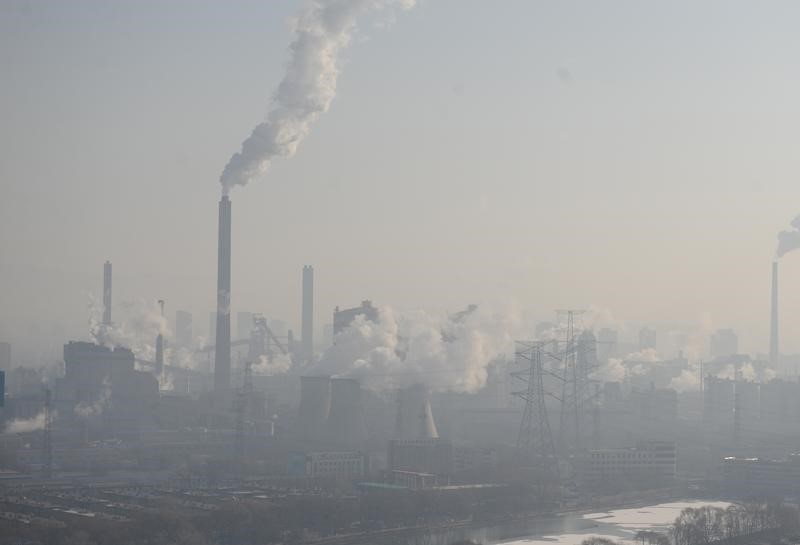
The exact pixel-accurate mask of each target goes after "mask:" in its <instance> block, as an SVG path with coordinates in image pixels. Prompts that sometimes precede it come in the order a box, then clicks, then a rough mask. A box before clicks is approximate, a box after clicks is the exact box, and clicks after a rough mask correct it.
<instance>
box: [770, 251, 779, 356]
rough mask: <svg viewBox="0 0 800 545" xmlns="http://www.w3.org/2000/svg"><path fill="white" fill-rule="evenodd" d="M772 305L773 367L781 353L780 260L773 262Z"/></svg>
mask: <svg viewBox="0 0 800 545" xmlns="http://www.w3.org/2000/svg"><path fill="white" fill-rule="evenodd" d="M771 304H772V307H771V313H770V323H769V362H770V363H771V364H772V366H773V367H777V365H778V357H779V355H780V351H779V345H778V262H777V260H776V261H773V262H772V303H771Z"/></svg>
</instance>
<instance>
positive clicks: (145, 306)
mask: <svg viewBox="0 0 800 545" xmlns="http://www.w3.org/2000/svg"><path fill="white" fill-rule="evenodd" d="M121 307H122V310H121V313H120V314H121V315H122V320H121V321H119V322H114V323H112V324H104V323H102V316H103V307H102V304H101V303H100V302H99V300H98V299H97V298H96V297H92V296H90V298H89V332H90V333H91V335H92V337H93V338H94V340H95V342H96V343H97V344H101V345H103V346H107V347H108V348H114V347H115V346H123V347H125V348H129V349H131V350H132V351H133V353H134V354H135V355H136V357H137V358H139V359H142V360H147V361H153V360H154V359H155V354H156V347H155V342H156V337H157V336H158V335H159V334H161V335H163V336H164V337H165V338H167V337H169V336H170V332H169V328H168V326H167V319H166V318H165V317H164V316H162V315H161V310H160V308H159V306H158V304H156V303H155V302H154V301H151V302H147V301H145V300H143V299H136V300H133V301H125V302H123V303H122V304H121Z"/></svg>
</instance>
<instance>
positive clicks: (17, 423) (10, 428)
mask: <svg viewBox="0 0 800 545" xmlns="http://www.w3.org/2000/svg"><path fill="white" fill-rule="evenodd" d="M43 429H44V411H42V412H40V413H39V414H37V415H36V416H34V417H33V418H15V419H14V420H11V421H10V422H8V423H7V424H6V429H5V433H28V432H32V431H36V430H43Z"/></svg>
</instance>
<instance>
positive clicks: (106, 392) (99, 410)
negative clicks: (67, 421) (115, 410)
mask: <svg viewBox="0 0 800 545" xmlns="http://www.w3.org/2000/svg"><path fill="white" fill-rule="evenodd" d="M110 401H111V384H110V383H109V382H108V379H107V378H106V379H105V380H103V391H102V392H101V393H100V396H99V397H98V398H97V399H96V400H95V401H94V403H92V404H91V405H88V404H86V403H78V404H77V405H76V406H75V414H76V415H78V416H80V417H81V418H91V417H93V416H98V415H101V414H103V411H104V410H105V408H106V407H107V406H108V404H109V402H110Z"/></svg>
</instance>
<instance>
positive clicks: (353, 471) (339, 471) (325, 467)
mask: <svg viewBox="0 0 800 545" xmlns="http://www.w3.org/2000/svg"><path fill="white" fill-rule="evenodd" d="M366 465H367V464H366V461H365V457H364V454H362V453H361V452H309V453H306V454H305V474H306V476H307V477H339V478H343V479H351V478H354V477H363V476H364V473H365V472H366Z"/></svg>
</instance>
